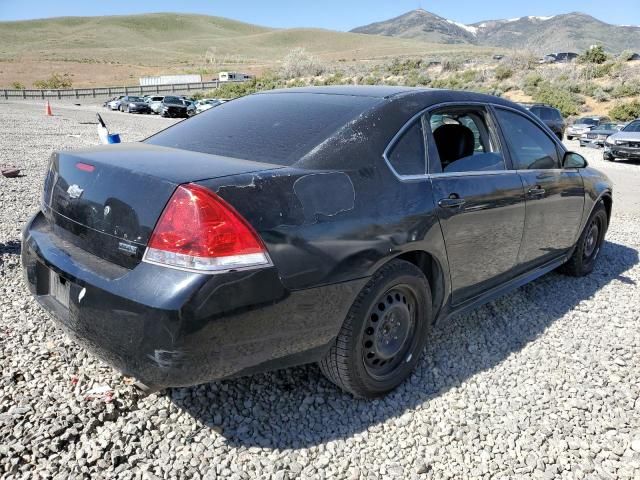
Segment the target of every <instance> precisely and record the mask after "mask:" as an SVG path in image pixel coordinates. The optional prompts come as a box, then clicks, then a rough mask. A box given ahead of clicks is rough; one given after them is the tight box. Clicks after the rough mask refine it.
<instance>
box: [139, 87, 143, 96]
mask: <svg viewBox="0 0 640 480" xmlns="http://www.w3.org/2000/svg"><path fill="white" fill-rule="evenodd" d="M143 93H144V92H143V91H142V85H140V96H142V94H143Z"/></svg>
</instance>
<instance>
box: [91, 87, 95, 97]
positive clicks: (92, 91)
mask: <svg viewBox="0 0 640 480" xmlns="http://www.w3.org/2000/svg"><path fill="white" fill-rule="evenodd" d="M91 93H93V98H96V89H95V88H93V89H92V90H91Z"/></svg>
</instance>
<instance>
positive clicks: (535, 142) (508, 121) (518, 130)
mask: <svg viewBox="0 0 640 480" xmlns="http://www.w3.org/2000/svg"><path fill="white" fill-rule="evenodd" d="M496 114H497V116H498V121H499V122H500V125H501V127H502V133H503V134H504V138H505V140H506V142H507V144H508V146H509V151H510V152H511V158H512V160H513V163H514V166H515V168H516V169H518V170H532V169H550V168H560V161H559V159H558V150H557V149H556V144H555V143H554V142H553V141H552V140H551V139H550V138H549V137H548V136H547V134H546V133H545V132H544V130H542V129H541V128H540V127H538V126H537V125H536V124H535V123H533V122H532V121H531V120H529V119H528V118H526V117H524V116H522V115H520V114H518V113H515V112H511V111H508V110H503V109H501V108H497V109H496Z"/></svg>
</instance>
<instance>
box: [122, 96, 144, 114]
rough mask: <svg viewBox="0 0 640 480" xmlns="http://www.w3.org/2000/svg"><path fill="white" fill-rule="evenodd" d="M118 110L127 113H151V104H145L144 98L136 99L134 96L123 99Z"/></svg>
mask: <svg viewBox="0 0 640 480" xmlns="http://www.w3.org/2000/svg"><path fill="white" fill-rule="evenodd" d="M118 110H120V111H121V112H127V113H151V108H149V104H148V103H147V102H145V101H144V100H143V99H142V97H135V96H133V95H127V96H125V97H122V99H121V100H120V105H119V106H118Z"/></svg>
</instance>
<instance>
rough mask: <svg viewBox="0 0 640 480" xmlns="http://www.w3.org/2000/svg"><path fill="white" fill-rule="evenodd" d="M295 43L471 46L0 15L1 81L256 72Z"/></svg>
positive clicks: (196, 20) (364, 50)
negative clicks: (61, 75) (2, 17)
mask: <svg viewBox="0 0 640 480" xmlns="http://www.w3.org/2000/svg"><path fill="white" fill-rule="evenodd" d="M1 1H2V0H0V2H1ZM296 47H304V48H305V49H306V50H307V51H309V52H310V53H311V54H313V55H314V56H316V57H317V58H318V59H319V60H320V61H321V62H334V61H338V60H341V61H348V62H351V61H353V60H373V59H382V58H387V57H396V56H404V55H426V54H447V53H449V52H451V51H457V50H458V49H464V50H465V51H466V52H469V51H476V47H474V46H471V44H465V45H461V46H456V45H442V44H437V45H436V44H429V43H425V42H424V41H421V40H416V39H411V38H391V37H371V36H367V35H358V34H355V33H347V32H336V31H331V30H323V29H319V28H292V29H274V28H267V27H262V26H258V25H250V24H247V23H243V22H238V21H235V20H230V19H227V18H221V17H212V16H208V15H191V14H177V13H153V14H143V15H121V16H102V17H61V18H50V19H42V20H29V21H14V22H0V86H9V85H11V83H13V82H20V83H22V84H23V85H25V86H27V87H30V86H31V85H32V84H33V82H34V81H36V80H41V79H45V78H48V77H49V76H50V75H51V73H52V72H59V73H69V74H70V75H72V79H73V84H74V85H75V86H78V87H83V86H95V85H132V84H137V82H138V77H139V76H143V75H160V74H172V73H194V72H198V73H202V74H203V76H204V77H205V78H211V77H213V76H216V75H217V72H218V71H220V70H238V71H247V72H249V73H261V72H262V71H264V70H266V69H269V68H273V67H277V65H278V62H280V61H282V59H283V58H284V57H285V56H286V55H287V53H288V52H289V51H291V50H292V49H294V48H296ZM484 50H486V49H484Z"/></svg>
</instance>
